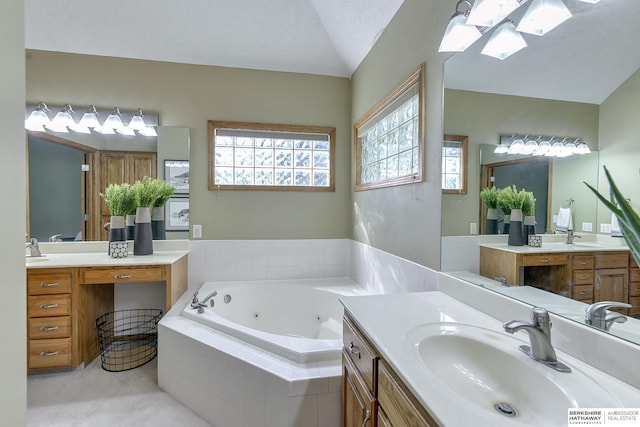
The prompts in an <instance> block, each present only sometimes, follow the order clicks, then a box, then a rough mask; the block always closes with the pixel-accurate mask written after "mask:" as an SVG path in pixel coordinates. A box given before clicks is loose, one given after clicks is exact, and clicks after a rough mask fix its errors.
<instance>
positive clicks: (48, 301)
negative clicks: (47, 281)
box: [27, 294, 71, 317]
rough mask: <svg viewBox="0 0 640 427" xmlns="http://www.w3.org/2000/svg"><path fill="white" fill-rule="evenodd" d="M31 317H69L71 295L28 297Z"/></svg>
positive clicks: (28, 312)
mask: <svg viewBox="0 0 640 427" xmlns="http://www.w3.org/2000/svg"><path fill="white" fill-rule="evenodd" d="M27 314H28V316H29V317H50V316H68V315H70V314H71V295H69V294H60V295H31V296H28V297H27Z"/></svg>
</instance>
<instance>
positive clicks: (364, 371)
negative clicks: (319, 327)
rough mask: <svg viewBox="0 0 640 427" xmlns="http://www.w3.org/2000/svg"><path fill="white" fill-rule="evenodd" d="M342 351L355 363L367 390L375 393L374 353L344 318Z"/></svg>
mask: <svg viewBox="0 0 640 427" xmlns="http://www.w3.org/2000/svg"><path fill="white" fill-rule="evenodd" d="M343 324H344V328H343V329H344V333H343V338H342V339H343V342H344V352H345V354H346V355H347V357H348V358H349V360H351V362H352V363H353V364H354V365H355V367H356V368H357V370H358V372H359V373H360V375H361V376H362V378H363V379H364V381H365V383H366V385H367V387H368V388H369V391H370V392H371V393H372V394H373V395H374V396H375V395H376V388H375V386H376V382H377V379H376V359H377V357H376V355H375V353H374V351H373V349H372V348H371V347H370V346H369V344H368V343H367V342H366V341H365V340H364V339H363V338H362V337H361V336H360V334H358V333H357V332H356V331H355V328H354V326H353V325H351V323H350V322H349V321H348V320H347V319H346V318H345V319H344V321H343Z"/></svg>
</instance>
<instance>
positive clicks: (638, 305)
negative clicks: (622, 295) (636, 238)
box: [629, 255, 640, 316]
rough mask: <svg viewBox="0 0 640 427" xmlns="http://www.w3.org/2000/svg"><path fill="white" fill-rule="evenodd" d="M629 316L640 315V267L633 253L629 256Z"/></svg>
mask: <svg viewBox="0 0 640 427" xmlns="http://www.w3.org/2000/svg"><path fill="white" fill-rule="evenodd" d="M629 265H630V267H629V304H631V305H632V306H633V307H632V308H630V309H629V316H640V268H638V264H637V263H636V260H635V259H634V258H633V255H630V256H629Z"/></svg>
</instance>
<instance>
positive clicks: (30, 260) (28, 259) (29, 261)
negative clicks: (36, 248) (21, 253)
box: [24, 257, 49, 264]
mask: <svg viewBox="0 0 640 427" xmlns="http://www.w3.org/2000/svg"><path fill="white" fill-rule="evenodd" d="M24 260H25V263H26V264H34V263H37V262H43V261H49V258H46V257H25V258H24Z"/></svg>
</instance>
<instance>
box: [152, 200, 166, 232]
mask: <svg viewBox="0 0 640 427" xmlns="http://www.w3.org/2000/svg"><path fill="white" fill-rule="evenodd" d="M151 232H152V234H153V240H166V239H167V233H166V228H165V222H164V206H161V207H158V208H153V210H152V211H151Z"/></svg>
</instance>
